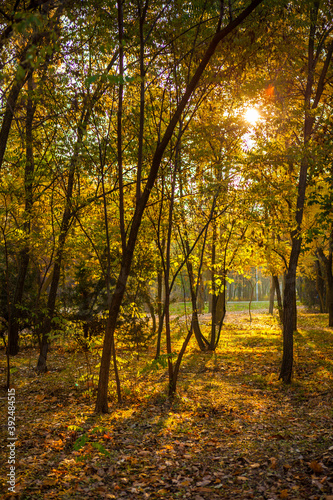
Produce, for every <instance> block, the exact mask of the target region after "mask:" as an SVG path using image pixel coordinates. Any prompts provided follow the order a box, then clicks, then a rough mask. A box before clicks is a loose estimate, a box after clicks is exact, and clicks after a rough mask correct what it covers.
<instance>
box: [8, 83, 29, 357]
mask: <svg viewBox="0 0 333 500" xmlns="http://www.w3.org/2000/svg"><path fill="white" fill-rule="evenodd" d="M32 92H33V81H32V74H30V76H29V79H28V99H27V115H26V164H25V174H24V189H25V208H24V215H23V218H24V221H25V222H24V225H23V232H24V239H25V240H24V245H23V248H22V249H21V251H20V257H19V262H20V265H19V272H18V277H17V281H16V287H15V293H14V298H13V303H12V307H11V313H10V317H9V318H10V321H9V329H8V350H9V354H10V355H11V356H15V355H16V354H17V353H18V351H19V344H18V340H19V327H20V317H21V315H22V311H21V307H20V306H21V304H22V298H23V291H24V284H25V278H26V275H27V271H28V266H29V259H30V243H29V235H30V226H31V215H32V206H33V176H34V155H33V137H32V123H33V118H34V114H35V110H36V106H34V105H33V102H32Z"/></svg>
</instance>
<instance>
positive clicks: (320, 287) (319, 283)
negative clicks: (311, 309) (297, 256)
mask: <svg viewBox="0 0 333 500" xmlns="http://www.w3.org/2000/svg"><path fill="white" fill-rule="evenodd" d="M315 268H316V290H317V293H318V297H319V307H320V312H321V313H324V312H326V307H325V306H326V305H325V298H324V286H325V280H324V277H323V274H322V270H321V266H320V261H319V260H318V259H316V261H315Z"/></svg>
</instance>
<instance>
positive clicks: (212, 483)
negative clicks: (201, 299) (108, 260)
mask: <svg viewBox="0 0 333 500" xmlns="http://www.w3.org/2000/svg"><path fill="white" fill-rule="evenodd" d="M175 321H176V323H175V327H174V332H175V350H176V348H177V346H178V344H177V342H180V341H181V338H180V333H179V332H180V331H181V324H182V320H178V321H177V319H176V320H175ZM326 325H327V315H319V314H307V313H305V312H301V313H300V315H299V329H298V332H297V333H296V334H295V375H294V381H293V383H292V384H291V385H290V386H284V385H283V384H282V383H281V382H279V381H278V380H277V374H278V370H279V365H280V361H281V349H282V341H281V329H280V326H279V325H278V323H277V321H276V318H272V317H271V316H269V315H268V314H264V313H262V312H260V311H259V312H255V313H252V322H251V323H250V321H249V317H248V315H246V314H245V313H229V314H228V315H227V317H226V322H225V326H224V328H223V332H222V333H223V335H222V338H221V342H220V345H219V348H218V349H217V351H216V352H215V353H201V352H200V351H199V350H198V349H197V348H196V346H195V342H194V341H193V342H192V343H191V345H190V347H189V349H188V352H187V355H186V356H185V358H184V362H183V365H182V368H181V373H180V379H179V386H178V395H177V397H176V398H175V399H174V400H173V401H169V400H168V398H167V395H166V386H167V374H166V370H165V368H163V367H159V369H156V370H151V369H150V368H152V365H151V360H152V358H153V355H154V350H153V348H151V349H150V348H148V349H146V350H141V351H140V352H139V353H138V352H133V351H128V350H126V349H125V348H120V349H119V352H118V356H119V368H120V375H121V380H122V390H123V398H124V401H123V403H122V404H117V403H116V402H115V401H113V402H112V398H113V397H114V396H112V395H113V393H114V392H115V388H114V383H113V381H111V384H110V393H111V394H110V399H111V404H110V413H109V414H107V415H102V416H97V415H94V413H93V410H94V402H95V394H96V392H95V391H96V389H95V384H96V376H97V374H98V366H96V365H97V364H98V358H99V355H100V342H98V341H97V340H95V341H94V342H93V343H92V345H91V346H90V350H89V351H87V352H82V350H81V349H80V348H79V346H76V345H75V343H74V340H68V339H67V340H66V341H65V340H64V339H60V338H59V339H57V341H56V344H55V346H54V348H53V349H52V351H51V352H50V355H49V369H50V371H49V372H48V373H47V374H46V375H43V376H37V375H36V373H35V371H34V366H35V363H36V359H37V350H36V349H35V348H32V347H29V346H27V347H26V348H24V349H22V351H21V352H20V354H19V355H18V356H16V357H15V358H12V360H11V363H12V367H13V368H14V369H13V370H12V371H13V373H12V383H13V386H14V388H15V427H16V429H15V436H16V437H17V441H16V442H15V481H16V484H15V493H12V492H9V491H8V483H7V479H8V476H7V474H8V473H9V464H8V453H9V448H8V446H7V444H8V442H11V441H8V439H7V438H8V429H7V425H6V422H7V417H8V402H7V401H8V400H7V391H5V390H4V389H3V388H2V390H1V423H2V425H1V483H2V485H1V488H2V489H1V491H2V493H3V494H4V498H10V497H12V498H20V499H27V500H28V499H50V500H51V499H72V498H74V499H75V498H92V499H103V498H106V499H128V500H129V499H130V500H134V499H148V498H149V499H160V498H165V499H177V498H188V499H191V500H202V499H204V500H205V499H218V498H222V499H230V500H231V499H233V500H234V499H235V500H237V499H255V500H260V499H265V500H277V499H281V498H282V499H283V498H285V499H294V500H296V499H311V500H323V499H325V500H333V410H332V394H333V356H332V354H333V332H332V330H331V329H329V328H327V326H326ZM207 328H208V326H207ZM177 329H179V330H177ZM177 339H178V340H177ZM1 363H2V364H1V377H2V380H3V383H4V381H5V368H6V360H5V355H4V351H2V354H1ZM15 368H16V371H15Z"/></svg>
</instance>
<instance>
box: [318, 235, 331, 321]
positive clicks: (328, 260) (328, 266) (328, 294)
mask: <svg viewBox="0 0 333 500" xmlns="http://www.w3.org/2000/svg"><path fill="white" fill-rule="evenodd" d="M318 255H319V257H320V259H321V261H322V262H323V264H324V266H325V274H326V302H327V309H328V326H329V327H333V273H332V260H333V231H332V232H331V234H330V240H329V253H328V257H326V255H325V254H324V251H323V249H322V248H319V249H318Z"/></svg>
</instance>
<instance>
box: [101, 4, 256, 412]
mask: <svg viewBox="0 0 333 500" xmlns="http://www.w3.org/2000/svg"><path fill="white" fill-rule="evenodd" d="M260 3H261V0H255V1H253V2H251V4H250V5H249V6H248V7H246V8H244V9H243V10H242V11H241V13H240V14H239V15H238V16H237V17H236V18H235V19H234V20H231V21H230V22H229V23H228V24H227V25H226V26H225V27H224V28H222V27H221V25H222V20H223V17H222V16H223V12H220V17H219V21H218V26H217V30H216V33H215V35H213V37H212V38H211V41H210V42H209V44H208V46H207V49H206V50H205V52H204V54H203V55H202V57H201V59H200V62H199V64H198V65H197V68H196V70H195V72H194V74H193V76H192V77H191V79H190V81H189V83H188V85H187V87H186V89H185V91H184V93H183V95H182V97H181V99H180V101H179V104H178V106H177V107H176V108H175V110H174V112H173V114H172V116H171V118H170V120H169V122H168V125H167V126H166V128H165V131H164V133H163V135H162V136H161V138H160V141H159V142H158V144H157V146H156V149H155V152H154V155H153V159H152V162H151V166H150V168H149V173H148V176H147V182H146V184H145V187H144V189H143V190H142V194H141V196H140V197H139V198H137V199H136V203H135V209H134V215H133V219H132V224H131V227H130V230H129V234H128V238H127V241H126V242H125V241H124V238H123V239H122V241H123V255H122V262H121V269H120V273H119V276H118V280H117V285H116V288H115V291H114V293H113V296H112V301H111V306H110V310H109V316H108V322H107V328H106V333H105V338H104V344H103V353H102V360H101V368H100V375H99V384H98V393H97V400H96V406H95V411H96V412H98V413H100V412H107V411H108V402H107V401H108V397H107V395H108V379H109V367H110V359H111V354H112V345H113V342H114V331H115V327H116V321H117V317H118V313H119V309H120V306H121V303H122V299H123V296H124V292H125V287H126V282H127V279H128V276H129V272H130V268H131V263H132V259H133V253H134V250H135V245H136V241H137V236H138V232H139V228H140V224H141V220H142V217H143V213H144V210H145V208H146V205H147V202H148V199H149V195H150V192H151V190H152V188H153V185H154V183H155V181H156V178H157V175H158V171H159V168H160V165H161V161H162V158H163V155H164V152H165V150H166V148H167V146H168V144H169V142H170V139H171V137H172V135H173V132H174V130H175V128H176V125H177V123H178V121H179V119H180V117H181V115H182V113H183V111H184V108H185V106H186V105H187V103H188V102H189V100H190V98H191V96H192V95H193V93H194V91H195V89H196V87H197V85H198V83H199V81H200V78H201V76H202V74H203V72H204V70H205V68H206V66H207V65H208V63H209V61H210V59H211V58H212V56H213V54H214V52H215V50H216V48H217V46H218V44H219V43H220V42H221V41H222V40H224V39H225V38H226V37H227V35H228V34H229V33H231V32H232V31H233V30H234V29H236V28H237V27H238V26H239V25H240V24H241V23H242V22H243V21H244V20H245V19H246V18H247V17H248V16H249V15H250V14H251V13H252V11H253V10H255V8H256V7H257V6H258V5H259V4H260ZM121 8H122V5H121V2H118V12H119V13H120V12H121ZM119 15H120V14H119ZM194 54H195V52H194ZM138 183H140V184H141V179H140V178H139V179H138ZM120 210H121V211H122V210H123V206H122V205H121V206H120Z"/></svg>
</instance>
